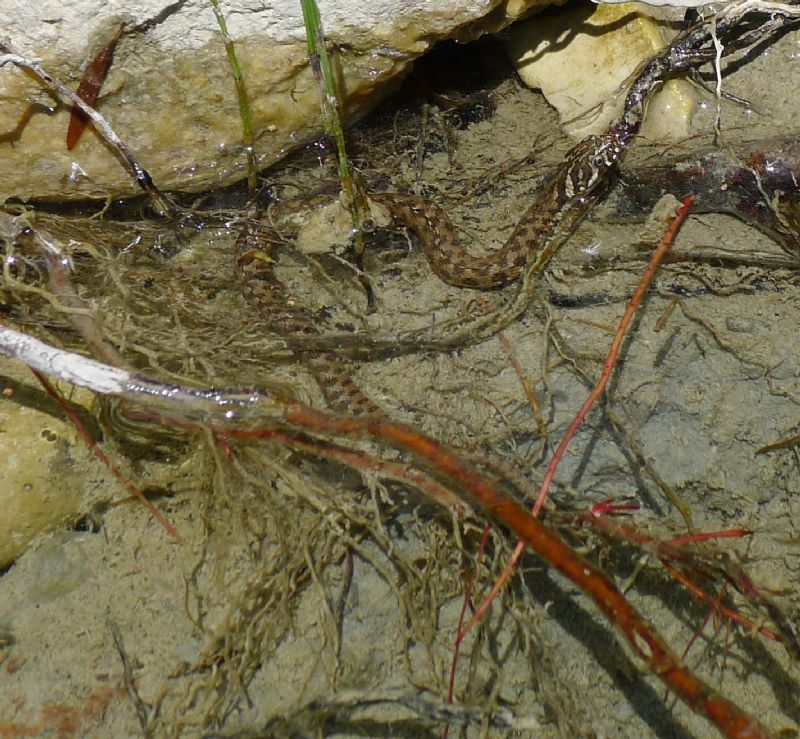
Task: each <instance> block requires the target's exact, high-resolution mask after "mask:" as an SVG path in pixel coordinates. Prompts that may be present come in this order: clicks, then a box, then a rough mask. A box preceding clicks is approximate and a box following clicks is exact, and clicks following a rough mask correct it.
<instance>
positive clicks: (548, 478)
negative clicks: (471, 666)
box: [465, 195, 694, 631]
mask: <svg viewBox="0 0 800 739" xmlns="http://www.w3.org/2000/svg"><path fill="white" fill-rule="evenodd" d="M693 202H694V195H688V196H687V197H685V198H684V199H683V204H682V205H681V207H680V209H679V210H678V212H677V214H676V215H675V218H673V220H672V223H670V225H669V228H668V229H667V231H666V233H665V234H664V237H663V238H662V239H661V243H660V244H659V246H658V248H657V249H656V250H655V252H654V253H653V256H652V257H651V258H650V263H649V264H648V265H647V269H646V270H645V272H644V274H643V275H642V278H641V280H639V284H638V286H637V287H636V292H634V294H633V297H632V298H631V300H630V302H629V303H628V307H627V309H626V310H625V314H624V315H623V316H622V320H621V321H620V323H619V327H618V328H617V332H616V334H615V335H614V339H613V341H612V342H611V348H610V349H609V352H608V356H607V357H606V360H605V362H604V363H603V371H602V373H601V375H600V379H599V380H598V382H597V384H596V385H595V387H594V389H593V390H592V392H591V393H589V397H588V398H587V399H586V401H585V402H584V404H583V405H582V406H581V408H580V410H579V411H578V413H577V415H576V416H575V418H574V419H573V421H572V423H571V424H570V425H569V428H568V429H567V433H566V434H564V438H563V439H562V440H561V443H560V444H559V445H558V449H556V452H555V454H554V455H553V458H552V460H550V464H549V465H548V467H547V472H546V473H545V476H544V480H543V481H542V486H541V488H540V490H539V496H538V497H537V499H536V503H535V505H534V506H533V515H534V516H538V515H539V512H540V511H541V509H542V506H543V505H544V501H545V498H546V497H547V493H548V491H549V490H550V483H551V482H552V481H553V477H554V476H555V473H556V469H557V468H558V465H559V464H560V463H561V459H562V457H563V456H564V452H565V451H566V450H567V446H569V443H570V442H571V441H572V438H573V437H574V436H575V433H576V432H577V430H578V428H579V427H580V425H581V424H582V423H583V420H584V419H585V418H586V416H587V414H588V413H589V411H590V410H591V408H592V406H593V405H594V404H595V402H596V401H597V399H598V398H599V397H600V395H601V393H602V392H603V391H604V390H605V388H606V385H607V384H608V381H609V379H610V377H611V372H612V370H613V369H614V365H615V364H616V361H617V356H618V355H619V350H620V347H621V346H622V341H623V339H624V338H625V332H626V331H627V330H628V326H629V325H630V323H631V320H632V319H633V315H634V313H635V312H636V309H637V308H638V307H639V304H640V303H641V302H642V298H643V297H644V294H645V292H646V291H647V288H648V287H649V286H650V283H651V282H652V281H653V277H654V276H655V274H656V270H657V269H658V266H659V264H660V263H661V261H662V259H663V258H664V256H665V255H666V253H667V250H668V249H669V247H670V246H671V245H672V242H673V240H674V239H675V235H676V234H677V233H678V229H679V228H680V226H681V224H682V223H683V221H684V220H685V219H686V216H687V214H688V213H689V209H690V208H691V207H692V203H693ZM524 548H525V547H524V544H523V543H522V542H520V543H519V544H517V546H516V548H515V549H514V552H513V553H512V555H511V557H510V559H509V561H508V563H507V564H506V566H505V568H504V569H503V571H502V572H501V573H500V576H499V577H498V578H497V581H496V582H495V584H494V586H493V587H492V589H491V590H490V591H489V594H488V595H487V596H486V598H484V600H483V602H482V603H481V604H480V606H479V607H478V609H477V610H476V611H475V613H474V614H473V616H472V619H471V620H470V622H469V623H468V624H467V627H466V629H465V631H469V630H470V629H471V628H472V627H473V626H474V625H475V624H476V623H477V622H478V621H479V620H480V619H481V618H483V615H484V614H485V613H486V611H487V610H488V608H489V606H490V605H491V603H492V601H493V600H494V599H495V598H496V597H497V594H498V593H499V592H500V590H502V588H503V587H504V586H505V584H506V582H508V579H509V578H510V577H511V573H512V572H513V571H514V567H516V565H517V562H518V561H519V558H520V557H521V556H522V552H523V550H524Z"/></svg>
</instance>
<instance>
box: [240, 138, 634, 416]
mask: <svg viewBox="0 0 800 739" xmlns="http://www.w3.org/2000/svg"><path fill="white" fill-rule="evenodd" d="M634 133H635V127H632V126H625V125H619V126H616V127H613V128H611V129H610V130H609V131H608V132H607V133H605V134H602V135H599V136H589V137H587V138H585V139H583V140H582V141H581V142H580V143H578V144H577V145H576V146H574V147H573V148H572V150H571V151H570V152H569V153H568V154H567V156H566V157H565V159H564V161H563V162H562V164H561V165H560V166H559V167H558V168H557V169H556V171H555V172H554V174H553V175H552V176H551V177H550V178H549V180H548V182H547V184H546V185H545V187H544V188H543V189H542V190H541V192H540V193H539V195H538V196H537V198H536V199H535V201H534V202H533V204H532V205H531V206H530V207H529V208H528V210H527V211H526V212H525V213H524V215H523V216H522V218H521V219H520V220H519V222H518V224H517V226H516V228H515V229H514V231H513V232H512V234H511V236H509V238H508V239H507V241H506V242H505V244H503V246H502V247H501V248H500V249H499V250H497V251H496V252H495V253H494V254H492V255H489V256H487V257H476V256H473V255H471V254H470V253H469V252H468V251H467V250H466V249H465V248H464V246H463V244H461V242H460V241H459V239H458V237H457V235H456V232H455V228H454V227H453V225H452V223H451V221H450V219H449V218H448V217H447V215H446V214H445V213H444V211H442V210H441V208H439V207H438V206H435V205H434V204H432V203H430V202H429V201H427V200H424V199H423V198H420V197H418V196H416V195H406V194H399V193H383V194H380V195H373V196H372V198H373V200H375V201H376V202H378V203H381V204H383V205H385V206H386V207H387V208H388V209H389V211H390V213H391V214H392V216H393V218H394V219H395V220H396V221H398V222H400V223H401V224H403V225H404V226H406V227H407V228H408V229H409V230H411V231H413V232H414V233H415V234H416V236H417V238H418V239H419V240H420V242H421V243H422V246H423V249H424V251H425V255H426V258H427V260H428V262H429V264H430V265H431V268H432V269H433V271H434V272H435V273H436V274H437V275H438V276H439V277H440V278H441V279H442V280H444V281H445V282H447V283H449V284H451V285H455V286H458V287H469V288H476V289H483V290H488V289H494V288H498V287H501V286H503V285H506V284H508V283H509V282H511V281H513V280H515V279H517V278H518V277H519V276H520V274H521V273H522V271H523V269H524V268H525V265H526V264H527V262H528V261H529V260H530V259H531V257H532V256H533V255H535V254H537V252H538V256H539V258H541V256H542V254H543V253H544V252H543V250H546V249H547V245H548V243H550V242H551V240H553V239H554V237H555V236H556V235H557V234H558V235H560V236H561V237H562V240H563V236H564V234H563V233H561V234H560V233H559V232H560V229H562V228H567V229H569V230H570V231H571V230H572V229H574V228H575V226H576V225H577V221H578V220H579V218H578V219H576V218H570V217H569V216H570V214H571V213H573V212H578V213H580V214H585V212H586V210H587V208H586V203H587V199H588V198H590V197H591V196H592V195H593V193H595V191H597V190H598V189H599V188H601V187H602V186H603V185H604V184H605V183H606V182H607V181H608V175H609V173H610V172H611V170H612V168H613V167H614V166H615V165H616V163H617V162H618V161H619V159H620V157H621V156H622V154H623V152H624V151H625V150H626V148H627V144H628V141H629V139H630V138H631V136H633V134H634ZM558 243H561V242H560V241H559V242H558ZM547 256H550V254H548V255H547ZM273 266H274V260H273V258H272V246H271V245H269V244H264V243H262V242H261V240H260V239H259V238H258V236H257V234H256V233H255V232H250V231H245V232H244V233H243V234H242V236H241V237H240V238H239V239H238V241H237V248H236V269H237V272H238V274H239V276H240V278H241V282H242V285H243V290H244V292H245V293H246V295H247V296H248V297H249V298H250V300H251V301H252V302H253V303H254V304H255V305H256V306H257V307H258V308H259V309H260V311H261V314H262V316H263V318H264V320H265V322H266V324H267V326H268V328H270V330H272V331H275V332H276V333H279V334H281V335H285V336H291V335H304V336H309V335H316V334H318V333H319V331H318V329H317V327H316V321H315V320H314V315H313V313H312V312H311V311H310V310H309V309H308V308H307V307H305V306H303V305H300V304H298V303H297V302H296V301H295V300H293V299H292V298H291V297H290V296H289V294H288V291H287V290H286V287H285V286H284V284H283V283H282V282H281V281H280V280H279V279H278V277H277V276H276V275H275V271H274V269H273ZM296 355H297V357H298V359H300V360H301V361H303V363H304V364H306V365H307V366H308V367H309V369H310V370H311V372H312V373H313V374H314V377H315V379H316V381H317V383H318V384H319V386H320V389H321V390H322V392H323V395H324V396H325V399H326V401H327V403H328V405H329V406H330V407H331V409H332V410H334V411H336V412H338V413H343V414H352V415H370V414H372V415H375V414H381V415H382V414H383V411H382V410H381V408H380V407H379V406H378V405H377V404H376V403H375V402H374V401H373V400H372V399H370V398H369V397H368V396H367V395H366V394H365V393H364V392H363V391H362V390H361V388H359V387H358V385H357V384H356V383H355V382H354V381H353V379H352V377H351V376H350V374H349V372H348V371H347V368H346V367H345V365H344V363H343V362H342V360H341V359H340V358H339V357H338V356H337V355H336V354H334V353H333V352H326V351H308V350H303V351H297V352H296Z"/></svg>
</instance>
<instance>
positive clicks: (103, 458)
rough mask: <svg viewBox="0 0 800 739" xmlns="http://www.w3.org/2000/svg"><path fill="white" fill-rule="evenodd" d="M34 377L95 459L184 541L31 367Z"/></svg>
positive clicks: (170, 533) (45, 379) (53, 389)
mask: <svg viewBox="0 0 800 739" xmlns="http://www.w3.org/2000/svg"><path fill="white" fill-rule="evenodd" d="M31 372H33V375H34V377H36V379H37V380H39V382H40V383H41V385H42V387H43V388H44V390H45V392H46V393H47V394H48V395H49V396H50V397H51V398H52V399H53V400H55V402H56V403H58V405H59V406H60V407H61V410H62V411H64V414H65V415H66V416H67V418H69V420H70V421H71V422H72V425H73V426H75V428H76V429H77V431H78V433H79V434H80V436H81V438H82V439H83V440H84V441H85V442H86V446H88V447H89V451H91V453H92V454H94V456H95V457H97V459H99V460H100V462H102V463H103V464H104V465H105V466H106V467H107V468H108V469H109V470H110V471H111V474H113V475H114V477H116V478H117V480H119V481H120V482H121V483H122V484H123V485H124V486H125V488H126V489H127V490H128V492H129V493H130V494H131V495H132V496H133V497H134V498H136V499H137V500H138V501H139V502H140V503H141V504H142V505H143V506H144V507H145V508H147V510H148V511H150V514H151V515H152V516H153V518H154V519H155V520H156V521H157V522H158V523H159V524H160V525H161V526H162V527H163V528H164V530H165V531H166V532H167V533H168V534H169V535H170V536H171V537H172V538H173V539H175V541H176V542H178V544H183V543H184V541H185V540H184V538H183V537H182V536H181V535H180V534H179V533H178V530H177V529H176V528H175V527H174V526H173V525H172V524H171V523H170V522H169V521H168V520H167V519H166V517H165V516H164V514H163V513H161V511H159V510H158V508H156V506H155V505H154V504H153V503H152V501H150V500H148V499H147V497H146V496H145V494H144V493H143V492H142V491H141V490H139V488H138V487H136V485H134V484H133V483H132V482H131V481H130V480H129V479H128V478H127V477H126V476H125V474H124V473H123V472H122V470H121V469H120V468H119V467H117V465H115V464H114V463H113V462H112V461H111V460H110V459H109V457H108V455H107V454H106V453H105V452H104V451H103V450H102V449H100V447H99V446H97V442H96V441H95V440H94V439H93V438H92V435H91V434H90V433H89V432H88V431H87V430H86V427H85V426H84V425H83V422H82V421H81V419H80V417H79V416H78V414H77V413H76V412H75V411H74V410H73V409H72V408H71V407H70V406H69V404H68V403H66V402H65V401H64V399H63V398H62V397H61V393H59V392H58V390H56V388H55V387H53V385H52V384H51V383H50V380H48V379H47V378H46V377H45V376H44V375H43V374H42V373H41V372H39V371H38V370H35V369H32V368H31Z"/></svg>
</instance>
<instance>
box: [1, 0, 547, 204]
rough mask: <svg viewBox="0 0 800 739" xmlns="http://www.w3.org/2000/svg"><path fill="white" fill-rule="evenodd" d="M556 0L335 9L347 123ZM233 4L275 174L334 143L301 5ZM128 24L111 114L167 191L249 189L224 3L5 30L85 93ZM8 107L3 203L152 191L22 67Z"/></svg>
mask: <svg viewBox="0 0 800 739" xmlns="http://www.w3.org/2000/svg"><path fill="white" fill-rule="evenodd" d="M548 2H549V0H479V1H478V2H467V1H466V0H435V1H434V2H431V1H430V0H408V2H403V3H397V2H393V1H392V0H374V1H373V2H370V3H361V2H357V0H352V1H351V2H337V1H336V0H327V2H325V1H323V0H321V1H320V2H319V9H320V16H321V18H322V23H323V26H324V29H325V33H326V35H327V38H328V40H329V46H330V47H331V48H333V49H335V50H336V51H335V54H334V62H335V65H336V69H337V71H338V72H339V73H340V75H341V79H342V81H343V89H344V91H345V100H344V104H345V113H346V116H347V119H348V120H350V121H352V120H354V119H356V118H357V117H358V116H362V115H364V114H365V113H366V112H367V111H369V110H370V109H371V108H373V107H374V106H375V105H376V104H377V103H378V102H379V101H380V100H381V99H382V98H383V97H385V96H386V95H387V94H389V93H390V92H391V91H392V90H393V89H395V88H396V87H397V85H398V84H399V83H400V81H401V80H402V79H403V77H404V75H406V74H407V73H408V72H409V71H410V69H411V67H412V65H413V62H414V59H416V58H417V57H419V56H420V55H421V54H423V53H425V52H426V51H427V50H428V49H430V48H431V46H433V45H434V44H435V43H436V42H437V41H440V40H442V39H446V38H458V39H459V40H464V41H466V40H470V39H473V38H476V37H477V36H479V35H481V34H483V33H486V32H493V31H496V30H499V29H501V28H504V27H505V26H506V25H508V24H509V23H511V22H512V21H513V20H514V19H515V18H517V17H518V16H520V15H522V14H524V13H529V12H530V11H531V9H532V8H534V7H537V6H542V5H546V4H548ZM134 7H135V10H133V8H134ZM220 7H221V10H222V13H223V15H224V16H225V18H226V22H227V27H228V31H229V34H230V35H231V37H232V38H233V40H234V45H235V50H236V54H237V57H238V59H239V63H240V66H241V68H242V70H243V75H244V81H245V86H246V89H247V93H248V97H249V100H250V105H251V114H252V124H253V130H254V138H255V150H256V155H257V158H258V165H259V167H260V168H264V167H267V166H269V165H270V164H272V163H274V162H275V161H277V160H279V159H280V158H281V157H283V156H284V155H285V154H286V153H287V152H289V151H291V150H292V149H295V148H297V147H299V146H301V145H303V144H304V143H306V142H308V141H310V140H313V139H314V138H317V137H319V136H320V135H321V133H322V125H321V120H320V113H319V109H320V103H319V91H318V86H317V83H316V81H315V80H314V77H313V75H312V73H311V70H310V68H309V65H308V60H307V49H306V39H305V32H304V25H303V19H302V15H301V10H300V4H299V3H298V2H297V0H278V1H276V2H273V3H268V4H265V3H261V2H258V1H257V0H235V2H221V3H220ZM122 23H124V24H125V30H124V32H123V34H122V36H121V38H120V39H119V42H118V43H117V45H116V48H115V52H114V61H113V64H112V65H111V68H110V72H109V74H108V77H107V79H106V82H105V84H104V86H103V88H102V90H101V92H100V96H99V98H98V101H97V104H96V107H97V109H98V110H99V111H100V112H101V113H102V114H103V115H104V116H105V117H106V118H107V119H108V121H109V122H110V123H111V125H112V127H113V128H114V130H115V131H116V132H117V134H118V135H119V136H120V137H121V138H122V139H123V140H124V141H125V142H126V143H127V144H128V145H129V146H130V148H131V149H132V150H133V152H134V153H135V154H136V156H137V158H138V159H139V161H140V163H141V164H142V166H144V167H145V168H146V169H147V170H148V171H149V172H150V173H151V175H152V176H153V178H154V180H155V182H156V183H157V184H158V186H159V187H160V188H162V189H165V190H170V189H181V190H188V191H202V190H207V189H210V188H215V187H220V186H224V185H228V184H230V183H232V182H234V181H236V180H239V179H242V178H243V177H244V173H245V151H244V147H243V146H242V126H241V119H240V116H239V110H238V103H237V97H236V92H235V89H234V83H233V78H232V75H231V69H230V66H229V64H228V60H227V57H226V52H225V47H224V45H223V42H222V38H221V35H220V31H219V28H218V26H217V22H216V19H215V17H214V13H213V12H212V7H211V4H210V3H207V2H201V3H199V4H197V5H190V4H189V2H188V0H178V2H172V3H168V0H141V1H140V2H137V3H135V4H131V3H128V2H126V1H125V0H79V1H77V2H74V3H64V2H61V0H40V2H36V3H2V4H0V28H2V29H3V34H4V35H6V36H7V37H8V38H9V39H10V41H11V43H12V44H13V45H14V46H15V47H16V48H17V49H18V50H20V51H21V52H22V53H23V54H25V55H27V56H30V57H34V58H39V59H41V63H42V65H43V67H44V68H45V69H46V70H47V71H48V72H49V73H50V74H52V75H53V76H55V77H56V78H58V79H60V80H61V81H62V82H64V83H66V84H68V85H69V86H70V87H72V88H73V89H75V88H76V87H77V85H78V82H79V80H80V79H81V77H82V74H83V70H84V69H85V67H86V66H87V65H88V64H89V63H90V62H91V60H92V59H93V58H94V57H95V55H96V54H97V52H98V51H99V50H100V49H102V48H103V47H104V46H106V44H107V43H108V42H109V40H110V39H111V38H112V37H113V36H114V35H115V34H116V33H117V31H118V30H119V28H120V24H122ZM142 24H145V25H142ZM0 97H2V99H3V106H2V108H0V175H2V176H0V202H2V201H4V200H5V199H7V198H8V197H12V196H13V197H17V198H22V199H29V198H36V199H56V200H64V199H77V198H106V197H121V196H130V195H136V194H138V193H139V190H138V188H137V186H136V185H135V183H133V182H132V180H131V178H130V176H129V175H128V174H127V173H126V172H125V170H124V169H123V168H122V167H121V166H120V164H119V163H118V162H117V161H116V160H115V158H114V156H113V155H112V154H111V153H110V152H109V151H108V150H107V149H106V147H105V146H104V144H103V143H102V141H101V140H100V138H99V137H98V136H97V134H96V133H95V132H94V131H93V130H87V131H85V132H84V135H83V137H82V138H81V140H80V141H79V143H78V145H77V147H76V148H75V149H74V150H73V151H68V150H67V147H66V143H65V139H66V131H67V126H68V121H69V115H70V109H69V106H67V105H63V104H61V105H57V104H56V101H55V100H54V99H53V98H52V97H51V96H50V95H49V94H47V93H46V92H45V91H44V90H43V89H42V88H41V87H40V86H39V85H38V84H37V83H36V82H35V81H34V80H33V79H31V78H30V77H29V76H28V75H26V74H23V73H22V72H21V71H20V70H18V69H16V68H15V67H13V66H12V65H7V66H5V67H3V68H0Z"/></svg>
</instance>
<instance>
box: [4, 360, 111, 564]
mask: <svg viewBox="0 0 800 739" xmlns="http://www.w3.org/2000/svg"><path fill="white" fill-rule="evenodd" d="M0 372H2V375H3V377H4V378H5V383H4V384H3V385H2V386H0V388H2V390H3V396H4V397H3V398H2V400H0V443H1V444H2V450H3V464H2V467H1V468H0V511H2V515H0V567H4V566H5V565H7V564H8V563H9V562H12V561H13V560H14V559H15V558H16V557H17V556H19V554H21V553H22V552H23V551H25V549H26V548H27V547H28V545H29V543H30V542H31V540H32V539H33V538H34V537H36V536H37V535H38V534H40V533H42V532H44V531H50V530H52V529H55V528H57V527H58V526H62V525H64V524H70V523H74V521H75V520H76V519H77V518H78V516H80V515H81V514H82V513H84V512H86V511H87V510H89V508H90V507H91V504H90V502H89V500H88V497H87V496H86V493H85V492H84V487H85V485H86V474H85V471H86V469H87V468H86V462H87V457H88V452H87V448H86V446H85V444H84V443H83V442H82V441H81V440H79V439H78V438H77V433H76V431H75V429H74V427H73V426H71V425H70V424H69V422H67V421H66V420H64V419H63V418H62V417H60V416H59V415H58V412H57V411H56V413H53V412H52V410H53V409H46V408H39V407H35V405H34V404H31V403H30V399H32V398H34V397H35V393H36V392H39V391H38V390H37V388H36V383H35V380H33V376H32V375H31V374H30V372H29V371H28V370H27V368H25V367H23V366H22V365H20V364H19V363H17V362H13V361H11V360H8V359H5V358H3V359H0ZM9 380H10V382H9ZM26 397H27V398H28V400H29V402H27V403H26V402H25V398H26ZM80 397H82V398H83V399H84V400H85V401H87V402H90V394H89V393H80ZM74 399H75V398H73V399H72V400H74ZM78 460H80V461H78ZM97 464H98V465H99V462H98V463H97ZM90 465H91V462H90Z"/></svg>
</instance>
